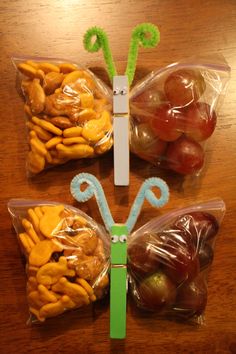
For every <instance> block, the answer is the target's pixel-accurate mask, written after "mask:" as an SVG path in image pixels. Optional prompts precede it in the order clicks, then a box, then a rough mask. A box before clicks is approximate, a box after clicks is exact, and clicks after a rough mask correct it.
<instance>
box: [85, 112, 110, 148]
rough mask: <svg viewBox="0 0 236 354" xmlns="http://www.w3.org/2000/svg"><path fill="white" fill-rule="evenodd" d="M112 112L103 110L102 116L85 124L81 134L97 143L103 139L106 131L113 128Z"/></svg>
mask: <svg viewBox="0 0 236 354" xmlns="http://www.w3.org/2000/svg"><path fill="white" fill-rule="evenodd" d="M110 119H111V118H110V114H109V113H108V112H107V111H103V112H102V115H101V118H99V119H92V120H90V121H88V122H86V123H85V124H84V127H83V130H82V133H81V135H82V136H83V137H84V138H85V139H87V140H88V141H91V142H93V143H97V142H98V141H99V140H101V139H102V138H103V137H104V135H105V133H106V131H109V129H110V128H111V123H110Z"/></svg>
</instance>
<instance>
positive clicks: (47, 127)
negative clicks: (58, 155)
mask: <svg viewBox="0 0 236 354" xmlns="http://www.w3.org/2000/svg"><path fill="white" fill-rule="evenodd" d="M32 121H33V122H34V123H35V124H37V125H39V126H40V127H41V128H43V129H45V130H47V131H49V132H51V133H53V134H55V135H59V136H60V135H62V130H61V129H59V128H57V127H55V125H53V124H51V123H50V122H47V121H45V120H43V119H39V118H37V117H32Z"/></svg>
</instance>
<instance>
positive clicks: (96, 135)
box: [13, 57, 113, 174]
mask: <svg viewBox="0 0 236 354" xmlns="http://www.w3.org/2000/svg"><path fill="white" fill-rule="evenodd" d="M13 63H14V65H15V67H16V70H17V73H18V76H17V80H18V81H17V86H18V88H19V89H20V93H21V94H23V98H24V102H25V104H24V111H25V115H26V125H27V128H28V143H29V152H28V156H27V171H28V172H29V174H37V173H39V172H41V171H43V170H44V169H45V168H48V167H51V166H55V165H59V164H63V163H65V162H67V161H69V160H74V159H82V158H92V157H96V156H99V155H101V154H103V153H105V152H106V151H108V150H109V149H110V148H111V147H112V145H113V139H112V116H111V97H112V95H111V92H110V90H109V88H108V87H107V86H106V85H105V84H104V83H102V81H101V80H99V79H98V78H97V77H96V76H95V75H94V74H93V73H92V72H91V71H89V70H87V69H83V68H81V66H79V65H77V64H75V63H71V62H66V61H63V60H61V59H48V58H30V57H28V58H13Z"/></svg>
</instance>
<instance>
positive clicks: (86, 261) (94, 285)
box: [8, 199, 110, 322]
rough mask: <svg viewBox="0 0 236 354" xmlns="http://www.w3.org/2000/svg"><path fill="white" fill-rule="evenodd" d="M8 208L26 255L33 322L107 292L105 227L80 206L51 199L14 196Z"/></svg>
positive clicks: (29, 300) (31, 319) (107, 257)
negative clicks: (54, 201) (49, 200)
mask: <svg viewBox="0 0 236 354" xmlns="http://www.w3.org/2000/svg"><path fill="white" fill-rule="evenodd" d="M8 210H9V212H10V214H11V216H12V221H13V225H14V228H15V230H16V233H17V238H18V241H19V245H20V248H21V250H22V252H23V254H24V256H25V259H26V265H25V271H26V276H27V301H28V304H29V311H30V321H32V322H34V321H40V322H44V321H45V320H46V319H47V318H50V317H55V316H58V315H60V314H62V313H64V312H65V311H67V310H72V309H76V308H80V307H82V306H86V305H89V304H90V303H92V302H94V301H96V300H98V299H100V298H102V297H103V296H105V295H106V293H107V292H108V288H109V277H108V271H109V265H110V244H109V236H108V234H107V233H106V231H105V229H104V228H103V227H102V226H100V225H98V224H97V223H96V222H95V221H94V220H93V219H91V218H90V217H89V216H88V215H87V214H85V213H83V212H82V211H80V210H79V209H76V208H74V207H72V206H68V205H63V204H59V203H53V202H48V201H38V200H24V199H12V200H10V201H9V203H8Z"/></svg>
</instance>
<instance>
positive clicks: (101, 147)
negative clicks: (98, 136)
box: [94, 137, 113, 155]
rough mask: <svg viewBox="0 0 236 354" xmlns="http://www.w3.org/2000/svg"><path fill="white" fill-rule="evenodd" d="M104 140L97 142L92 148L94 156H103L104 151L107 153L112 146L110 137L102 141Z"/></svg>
mask: <svg viewBox="0 0 236 354" xmlns="http://www.w3.org/2000/svg"><path fill="white" fill-rule="evenodd" d="M103 140H104V139H102V140H101V142H99V143H98V144H97V145H96V146H95V147H94V151H95V153H96V154H98V155H100V154H104V153H105V152H106V151H108V150H109V149H110V148H111V147H112V145H113V139H112V137H110V138H108V137H107V138H106V139H105V140H104V141H103Z"/></svg>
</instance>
